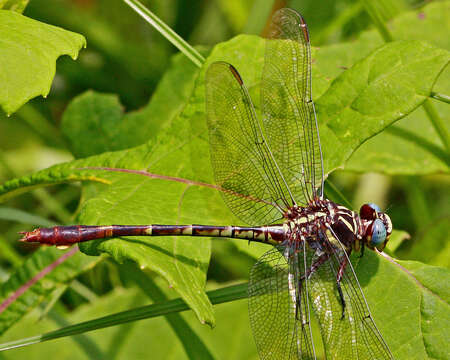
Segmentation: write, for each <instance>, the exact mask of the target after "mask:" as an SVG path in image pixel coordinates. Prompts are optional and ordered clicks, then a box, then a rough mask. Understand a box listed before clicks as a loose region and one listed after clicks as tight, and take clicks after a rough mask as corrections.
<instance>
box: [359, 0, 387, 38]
mask: <svg viewBox="0 0 450 360" xmlns="http://www.w3.org/2000/svg"><path fill="white" fill-rule="evenodd" d="M361 2H362V4H363V6H364V9H365V10H366V12H367V13H368V14H369V16H370V18H371V19H372V22H373V24H374V25H375V27H376V28H377V29H378V32H379V33H380V35H381V37H382V38H383V40H384V41H385V42H391V41H393V40H394V37H393V36H392V34H391V33H390V31H389V30H388V28H387V26H386V24H385V23H384V21H383V18H382V16H381V14H380V12H379V11H378V9H377V8H376V6H375V4H374V3H373V1H370V0H361Z"/></svg>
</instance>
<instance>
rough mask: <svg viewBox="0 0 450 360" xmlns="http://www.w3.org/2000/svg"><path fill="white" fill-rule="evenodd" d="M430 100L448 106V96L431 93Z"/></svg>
mask: <svg viewBox="0 0 450 360" xmlns="http://www.w3.org/2000/svg"><path fill="white" fill-rule="evenodd" d="M430 98H433V99H435V100H439V101H442V102H445V103H447V104H450V96H448V95H445V94H440V93H437V92H434V91H432V92H431V94H430Z"/></svg>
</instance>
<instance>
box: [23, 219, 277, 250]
mask: <svg viewBox="0 0 450 360" xmlns="http://www.w3.org/2000/svg"><path fill="white" fill-rule="evenodd" d="M23 235H24V236H23V238H22V239H21V240H22V241H25V242H37V243H41V244H45V245H56V246H67V245H73V244H75V243H79V242H84V241H89V240H95V239H107V238H115V237H121V236H207V237H226V238H238V239H245V240H249V241H256V242H263V243H270V244H278V243H280V242H282V241H284V239H285V230H284V228H283V226H282V225H271V226H260V227H240V226H209V225H157V224H154V225H105V226H93V225H72V226H55V227H52V228H40V229H36V230H33V231H30V232H23Z"/></svg>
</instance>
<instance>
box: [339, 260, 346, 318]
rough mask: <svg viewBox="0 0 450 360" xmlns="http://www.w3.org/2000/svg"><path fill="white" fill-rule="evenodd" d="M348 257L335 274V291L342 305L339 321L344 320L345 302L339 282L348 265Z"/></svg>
mask: <svg viewBox="0 0 450 360" xmlns="http://www.w3.org/2000/svg"><path fill="white" fill-rule="evenodd" d="M347 259H348V257H347V256H346V257H345V258H344V259H343V260H342V262H341V263H340V265H339V271H338V273H337V276H336V283H337V289H338V292H339V297H340V298H341V305H342V316H341V320H342V319H344V317H345V300H344V294H343V293H342V288H341V280H342V276H343V275H344V271H345V268H346V266H347V263H348V260H347Z"/></svg>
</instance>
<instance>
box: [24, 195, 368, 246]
mask: <svg viewBox="0 0 450 360" xmlns="http://www.w3.org/2000/svg"><path fill="white" fill-rule="evenodd" d="M363 222H364V220H362V219H361V218H360V217H359V216H358V215H357V214H356V213H355V212H353V211H351V210H349V209H347V208H345V207H343V206H340V205H336V204H335V203H333V202H332V201H329V200H316V201H314V202H313V203H312V204H310V206H308V207H293V208H291V209H289V211H288V212H286V214H285V222H284V224H278V225H267V226H260V227H240V226H209V225H157V224H154V225H105V226H92V225H73V226H55V227H53V228H40V229H36V230H33V231H31V232H25V233H23V234H24V237H23V238H22V241H25V242H38V243H41V244H45V245H54V246H69V245H73V244H75V243H79V242H84V241H89V240H95V239H108V238H115V237H121V236H200V237H202V236H204V237H224V238H237V239H245V240H248V241H253V242H261V243H267V244H272V245H276V244H280V243H282V242H284V241H289V242H291V243H295V242H303V241H306V242H308V243H309V245H310V246H311V247H313V248H314V247H315V248H317V247H318V246H319V247H320V246H321V244H320V243H318V240H319V239H320V238H321V236H319V233H322V234H325V235H326V237H327V240H328V243H331V244H333V246H338V244H337V243H336V244H334V243H335V242H336V240H335V239H334V238H333V236H331V235H330V234H329V231H328V230H329V229H328V226H331V228H332V230H333V231H334V232H335V233H336V234H338V235H339V241H340V242H341V243H342V245H343V246H344V247H345V249H346V250H347V251H348V252H351V250H352V249H354V250H359V248H360V242H361V239H362V237H363V236H364V230H365V225H364V223H363ZM324 244H325V242H324Z"/></svg>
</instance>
